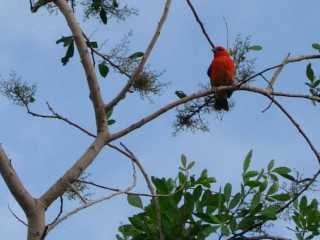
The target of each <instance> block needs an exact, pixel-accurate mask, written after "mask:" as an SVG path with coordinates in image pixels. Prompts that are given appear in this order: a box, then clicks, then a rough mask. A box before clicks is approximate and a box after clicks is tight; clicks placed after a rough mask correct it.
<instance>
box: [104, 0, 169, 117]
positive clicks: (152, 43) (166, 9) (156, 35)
mask: <svg viewBox="0 0 320 240" xmlns="http://www.w3.org/2000/svg"><path fill="white" fill-rule="evenodd" d="M170 5H171V0H166V3H165V6H164V9H163V13H162V15H161V18H160V20H159V23H158V26H157V28H156V31H155V33H154V35H153V37H152V39H151V41H150V43H149V45H148V47H147V49H146V50H145V52H144V55H143V57H142V60H141V62H140V64H139V66H138V67H137V68H136V70H135V71H134V73H133V74H132V76H131V78H130V79H129V80H128V82H127V84H126V85H125V86H124V87H123V88H122V89H121V91H120V92H119V94H118V95H117V96H116V97H115V98H114V99H112V100H111V101H110V102H109V103H108V104H107V105H106V106H105V109H106V111H109V110H111V109H112V108H113V107H114V106H115V105H117V104H118V103H119V102H120V101H121V99H123V98H124V97H125V95H126V94H127V92H128V91H129V90H130V87H131V86H132V84H133V83H134V81H136V80H137V79H138V78H139V76H140V73H141V72H142V71H143V68H144V65H145V64H146V62H147V60H148V58H149V56H150V54H151V52H152V50H153V48H154V46H155V44H156V42H157V41H158V39H159V36H160V32H161V29H162V27H163V25H164V23H165V21H166V19H167V16H168V14H169V9H170Z"/></svg>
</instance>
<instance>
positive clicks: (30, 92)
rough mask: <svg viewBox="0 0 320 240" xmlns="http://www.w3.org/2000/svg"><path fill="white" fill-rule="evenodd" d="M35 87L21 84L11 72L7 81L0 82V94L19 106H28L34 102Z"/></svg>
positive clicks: (18, 78)
mask: <svg viewBox="0 0 320 240" xmlns="http://www.w3.org/2000/svg"><path fill="white" fill-rule="evenodd" d="M36 90H37V88H36V86H35V85H29V84H28V83H26V82H22V81H21V79H20V77H18V76H17V74H16V73H14V72H12V73H11V74H10V75H9V79H8V80H4V79H2V80H1V81H0V92H1V93H2V94H3V95H4V96H6V97H7V98H8V99H9V100H11V101H12V102H13V103H14V104H16V105H19V106H28V105H29V104H30V103H33V102H35V100H36V99H35V94H36Z"/></svg>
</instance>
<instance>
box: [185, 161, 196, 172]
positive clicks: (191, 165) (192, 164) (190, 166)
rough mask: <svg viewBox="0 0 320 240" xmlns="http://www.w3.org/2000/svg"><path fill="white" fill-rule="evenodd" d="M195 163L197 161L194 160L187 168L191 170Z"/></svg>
mask: <svg viewBox="0 0 320 240" xmlns="http://www.w3.org/2000/svg"><path fill="white" fill-rule="evenodd" d="M195 163H196V162H195V161H192V162H191V163H189V164H188V166H187V170H190V169H191V168H193V166H194V164H195Z"/></svg>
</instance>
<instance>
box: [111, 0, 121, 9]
mask: <svg viewBox="0 0 320 240" xmlns="http://www.w3.org/2000/svg"><path fill="white" fill-rule="evenodd" d="M112 6H113V7H114V8H118V7H119V3H118V1H117V0H112Z"/></svg>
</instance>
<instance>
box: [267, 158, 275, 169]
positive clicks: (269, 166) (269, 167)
mask: <svg viewBox="0 0 320 240" xmlns="http://www.w3.org/2000/svg"><path fill="white" fill-rule="evenodd" d="M273 167H274V160H271V161H270V162H269V164H268V171H271V170H272V168H273Z"/></svg>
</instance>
